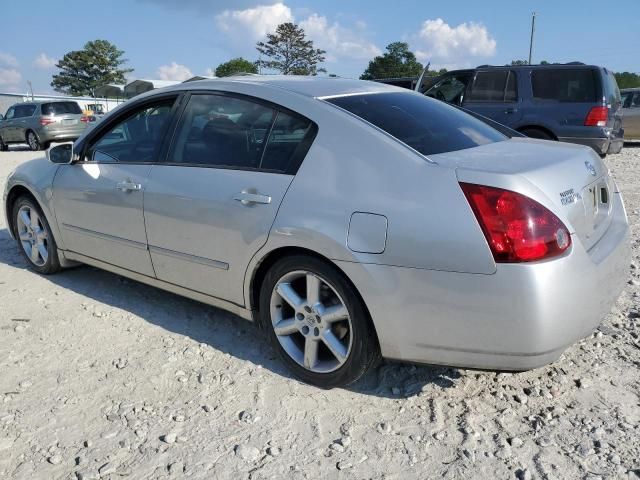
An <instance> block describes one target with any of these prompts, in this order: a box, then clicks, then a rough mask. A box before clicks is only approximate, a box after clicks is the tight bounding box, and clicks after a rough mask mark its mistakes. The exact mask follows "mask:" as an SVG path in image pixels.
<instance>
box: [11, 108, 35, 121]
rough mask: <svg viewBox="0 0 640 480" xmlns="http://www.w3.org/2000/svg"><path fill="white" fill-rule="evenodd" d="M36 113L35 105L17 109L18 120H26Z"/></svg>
mask: <svg viewBox="0 0 640 480" xmlns="http://www.w3.org/2000/svg"><path fill="white" fill-rule="evenodd" d="M35 111H36V106H35V105H18V106H17V107H16V113H15V116H16V118H25V117H30V116H31V115H33V112H35Z"/></svg>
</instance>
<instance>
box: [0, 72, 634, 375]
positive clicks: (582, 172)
mask: <svg viewBox="0 0 640 480" xmlns="http://www.w3.org/2000/svg"><path fill="white" fill-rule="evenodd" d="M503 131H504V133H501V131H499V130H497V129H494V128H492V127H491V126H489V125H487V124H486V123H485V122H483V121H479V120H478V119H477V118H474V117H473V116H471V115H468V114H466V113H464V112H463V111H461V110H460V109H458V108H453V107H452V106H450V105H446V104H445V103H442V102H438V101H435V100H433V99H430V98H427V97H425V96H424V95H420V94H418V93H416V92H413V91H410V90H405V89H401V88H397V87H391V86H388V85H383V84H379V83H374V82H363V81H357V80H346V79H336V78H321V77H297V76H275V75H273V76H272V75H269V76H264V77H262V76H251V77H235V78H224V79H217V80H210V81H206V80H203V81H199V82H190V83H182V84H178V85H175V86H173V87H169V88H167V89H162V90H156V91H153V92H149V93H147V94H142V95H140V96H138V97H136V98H134V99H132V100H130V101H129V102H127V103H126V104H124V105H123V106H121V107H120V108H119V109H116V110H114V111H113V112H111V113H109V114H107V115H106V116H105V118H104V119H103V120H102V121H101V122H100V123H98V124H97V125H96V126H95V127H94V128H92V129H91V130H89V131H87V132H86V133H85V135H83V136H82V137H81V138H80V139H78V141H76V142H75V144H73V145H71V144H70V143H66V144H62V145H57V146H56V147H54V148H52V149H50V150H49V152H48V158H49V159H50V161H51V162H47V161H46V160H44V159H39V160H34V161H32V162H26V163H23V164H21V165H20V166H19V167H18V168H17V170H16V171H15V172H14V173H13V174H12V175H11V176H10V177H9V178H8V181H7V185H6V188H5V192H4V206H5V212H6V215H7V229H8V230H9V232H10V234H11V235H12V237H13V238H14V239H15V240H16V243H17V245H16V246H17V248H19V249H20V251H21V253H22V255H23V256H24V258H25V261H26V262H28V264H29V266H30V267H31V268H32V269H33V270H35V271H36V272H39V273H42V274H52V273H55V272H56V271H58V270H59V269H60V268H61V267H65V266H71V265H73V264H74V262H81V263H86V264H89V265H94V266H96V267H99V268H103V269H106V270H109V271H112V272H115V273H118V274H120V275H124V276H127V277H131V278H133V279H135V280H137V281H140V282H145V283H148V284H151V285H154V286H156V287H160V288H163V289H166V290H169V291H172V292H174V293H177V294H180V295H184V296H187V297H190V298H193V299H196V300H199V301H203V302H206V303H209V304H211V305H216V306H219V307H222V308H225V309H227V310H230V311H232V312H235V313H237V314H238V315H240V316H242V317H244V318H246V319H254V320H255V321H256V322H258V323H259V325H260V326H261V327H262V328H263V329H264V330H263V331H264V335H265V337H268V338H269V340H270V341H271V343H272V345H273V347H274V349H275V350H276V351H277V352H278V353H279V355H280V356H281V358H282V360H283V361H284V363H285V364H286V365H287V366H288V367H289V368H290V369H291V370H292V371H293V372H294V373H295V374H296V375H298V376H299V377H301V378H302V379H304V380H306V381H308V382H311V383H314V384H316V385H320V386H322V387H326V388H328V387H334V386H339V385H345V384H347V383H350V382H353V381H355V380H357V379H358V378H359V377H360V376H361V375H363V374H364V373H365V372H366V371H367V370H368V369H369V368H370V367H371V366H372V365H374V364H375V363H376V361H377V360H378V358H379V357H380V355H382V356H383V357H386V358H392V359H397V360H403V361H410V362H421V363H439V364H446V365H456V366H465V367H475V368H490V369H507V370H526V369H529V368H534V367H538V366H541V365H544V364H546V363H548V362H551V361H553V360H555V359H556V358H558V357H559V356H560V355H561V353H562V352H563V351H564V350H565V349H566V348H567V346H568V345H570V344H571V343H573V342H574V341H575V340H577V339H578V338H581V337H583V336H585V335H588V334H589V333H590V332H591V330H592V329H593V328H594V327H595V326H596V325H598V323H599V322H600V320H601V318H602V315H603V314H604V313H606V312H608V311H609V309H610V307H611V305H612V304H613V303H614V301H615V299H616V298H617V297H618V295H619V293H620V291H621V290H622V288H623V286H624V284H625V282H626V279H627V270H628V268H629V262H630V243H629V236H630V229H629V226H628V222H627V217H626V214H625V209H624V205H623V201H622V196H621V194H620V192H619V189H618V188H617V186H616V185H615V182H614V180H613V178H612V177H610V175H609V173H608V169H607V167H606V165H604V163H603V161H602V160H601V159H600V158H599V157H598V155H596V153H595V152H593V151H592V150H591V149H589V148H586V147H581V146H577V145H568V144H560V143H557V142H547V141H541V140H535V139H531V138H522V137H519V136H517V137H511V136H510V135H509V131H508V130H506V129H503ZM53 212H55V215H54V214H53ZM248 340H250V341H255V338H254V337H253V336H252V337H251V338H250V339H248Z"/></svg>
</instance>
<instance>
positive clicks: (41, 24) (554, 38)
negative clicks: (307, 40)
mask: <svg viewBox="0 0 640 480" xmlns="http://www.w3.org/2000/svg"><path fill="white" fill-rule="evenodd" d="M61 5H63V6H61ZM612 5H615V9H616V10H615V11H613V7H612ZM533 10H535V11H536V12H537V13H538V17H537V24H536V25H537V27H536V38H535V45H534V61H540V60H543V59H544V60H548V61H551V62H553V61H558V62H565V61H572V60H579V61H583V62H586V63H596V64H600V65H604V66H606V67H609V68H611V69H612V70H614V71H624V70H627V71H635V72H640V50H639V48H640V26H639V25H640V24H639V23H638V22H639V19H640V2H639V1H638V0H620V1H617V2H615V4H608V5H606V6H603V4H602V2H601V1H596V0H574V1H559V0H555V1H549V0H538V1H535V2H531V1H530V2H525V1H514V0H510V1H503V0H496V1H492V0H485V1H458V2H446V1H440V2H428V1H425V0H422V1H413V0H411V1H410V0H406V1H403V0H395V1H388V2H382V1H373V0H368V1H366V0H342V1H339V0H327V1H323V2H308V1H306V2H305V1H301V0H286V1H285V0H282V1H278V0H275V1H272V0H236V1H231V0H109V1H108V2H104V1H100V2H98V1H95V0H65V1H64V2H53V1H50V0H31V1H30V2H28V8H27V7H26V4H24V3H23V2H17V1H6V2H3V5H2V6H1V7H0V13H1V15H0V17H1V18H2V34H1V35H0V91H26V88H27V87H26V82H27V80H30V81H31V82H32V83H33V86H34V90H35V91H36V93H45V92H50V91H51V87H50V85H49V83H50V81H51V75H52V74H53V73H55V71H56V68H55V67H54V63H55V61H56V59H58V58H60V57H62V56H63V55H64V54H65V53H66V52H68V51H70V50H76V49H80V48H82V46H83V44H84V43H85V42H86V41H88V40H93V39H97V38H104V39H107V40H109V41H111V42H114V43H115V44H116V45H117V46H118V47H119V48H121V49H122V50H124V51H125V52H126V58H128V59H129V63H128V66H130V67H131V68H134V69H135V71H134V72H133V73H132V74H131V78H165V79H183V78H185V77H188V76H191V74H193V75H196V74H206V73H209V72H210V69H214V68H215V67H216V66H217V65H218V64H219V63H221V62H223V61H225V60H228V59H229V58H232V57H236V56H244V57H245V58H248V59H250V60H255V59H257V53H256V50H255V42H256V41H257V40H259V39H262V38H263V37H264V35H265V34H266V32H268V31H272V30H273V28H274V27H275V25H277V24H278V23H281V22H283V21H294V22H296V23H298V24H300V25H302V26H303V28H305V30H306V31H307V33H308V35H309V36H310V37H311V38H312V39H313V40H314V42H315V44H316V46H318V47H320V48H323V49H325V50H327V62H325V67H326V68H327V70H328V71H329V73H335V74H338V75H342V76H352V77H357V76H359V75H360V74H361V73H362V71H363V70H364V68H365V67H366V65H367V63H368V60H369V59H370V58H372V57H373V56H374V55H375V54H377V53H380V52H381V51H383V50H384V47H385V46H386V45H387V44H388V43H390V42H393V41H397V40H404V41H407V42H408V43H409V44H410V46H411V48H412V49H413V50H414V51H416V52H417V54H418V57H419V59H420V60H421V61H422V62H423V63H426V62H427V61H429V60H430V61H431V63H432V65H435V66H437V67H442V66H444V67H447V68H450V69H451V68H456V67H466V66H474V65H480V64H486V63H492V64H504V63H508V62H509V61H511V60H512V59H516V58H522V59H524V58H526V57H527V55H528V48H529V26H530V15H531V12H532V11H533ZM26 32H29V33H26Z"/></svg>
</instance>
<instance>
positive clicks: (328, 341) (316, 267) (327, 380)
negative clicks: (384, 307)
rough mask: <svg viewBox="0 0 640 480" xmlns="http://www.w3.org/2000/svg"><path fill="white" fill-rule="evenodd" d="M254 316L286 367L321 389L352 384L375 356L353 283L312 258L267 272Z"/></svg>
mask: <svg viewBox="0 0 640 480" xmlns="http://www.w3.org/2000/svg"><path fill="white" fill-rule="evenodd" d="M260 318H261V323H262V325H263V326H264V327H266V329H267V331H268V333H269V337H270V340H271V343H272V345H273V346H274V348H275V349H276V350H277V351H278V353H279V354H280V357H281V358H282V360H283V361H284V363H285V364H287V366H288V367H289V369H290V370H291V371H292V372H293V373H294V374H295V375H296V376H298V377H299V378H301V379H302V380H304V381H305V382H308V383H311V384H314V385H317V386H319V387H322V388H333V387H338V386H344V385H347V384H349V383H352V382H354V381H356V380H358V379H359V378H360V377H361V376H362V375H364V373H365V372H366V371H367V370H368V369H369V368H370V367H371V366H372V365H373V364H374V363H375V362H376V361H377V360H378V358H379V357H380V349H379V347H378V342H377V339H376V336H375V332H374V329H373V325H372V323H371V320H370V319H369V315H368V313H367V311H366V309H365V307H364V305H363V303H362V300H360V297H359V296H358V294H357V292H356V290H355V288H354V287H353V285H351V283H350V282H349V281H348V280H347V279H346V278H345V277H344V276H343V275H342V274H341V272H339V271H338V270H337V269H336V268H335V267H333V266H332V265H330V264H328V263H327V262H324V261H322V260H319V259H316V258H313V257H307V256H292V257H289V258H286V259H283V260H281V261H280V262H278V263H276V264H275V265H274V266H273V267H272V268H271V269H270V270H269V272H268V273H267V275H266V277H265V279H264V282H263V283H262V288H261V291H260Z"/></svg>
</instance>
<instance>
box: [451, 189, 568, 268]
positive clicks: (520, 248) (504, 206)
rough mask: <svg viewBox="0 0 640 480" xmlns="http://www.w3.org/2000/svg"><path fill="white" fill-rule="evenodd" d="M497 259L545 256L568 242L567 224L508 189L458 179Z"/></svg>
mask: <svg viewBox="0 0 640 480" xmlns="http://www.w3.org/2000/svg"><path fill="white" fill-rule="evenodd" d="M460 187H461V188H462V191H463V192H464V194H465V196H466V197H467V200H468V201H469V204H470V205H471V209H472V210H473V213H474V214H475V216H476V218H477V219H478V223H479V224H480V227H481V228H482V231H483V232H484V236H485V237H486V239H487V242H488V243H489V247H490V248H491V253H493V258H494V260H495V261H496V262H498V263H518V262H533V261H536V260H545V259H548V258H552V257H556V256H558V255H560V254H562V253H563V252H564V251H565V250H566V249H567V248H569V245H571V235H569V231H568V230H567V227H565V226H564V224H563V223H562V222H561V221H560V219H559V218H558V217H556V216H555V215H554V214H553V213H552V212H551V211H549V210H548V209H547V208H545V207H544V206H542V205H540V204H539V203H538V202H536V201H535V200H532V199H531V198H529V197H525V196H524V195H521V194H519V193H516V192H512V191H510V190H503V189H501V188H495V187H487V186H484V185H475V184H472V183H462V182H461V183H460Z"/></svg>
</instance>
